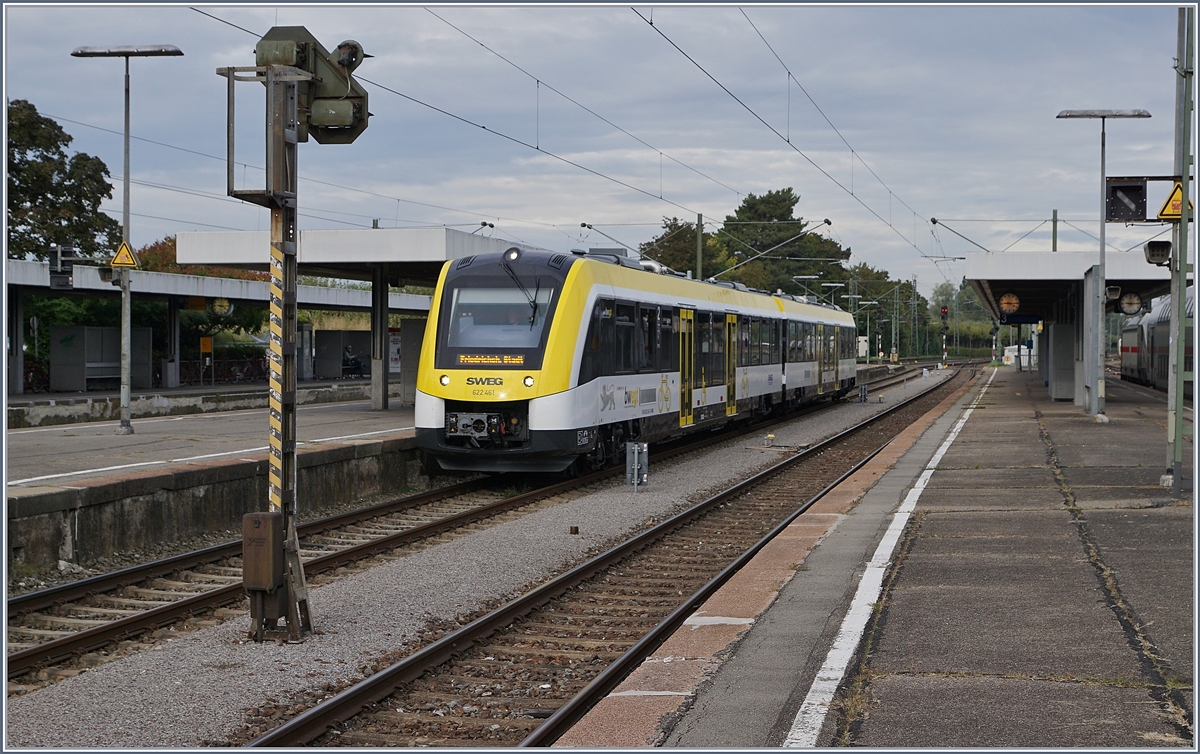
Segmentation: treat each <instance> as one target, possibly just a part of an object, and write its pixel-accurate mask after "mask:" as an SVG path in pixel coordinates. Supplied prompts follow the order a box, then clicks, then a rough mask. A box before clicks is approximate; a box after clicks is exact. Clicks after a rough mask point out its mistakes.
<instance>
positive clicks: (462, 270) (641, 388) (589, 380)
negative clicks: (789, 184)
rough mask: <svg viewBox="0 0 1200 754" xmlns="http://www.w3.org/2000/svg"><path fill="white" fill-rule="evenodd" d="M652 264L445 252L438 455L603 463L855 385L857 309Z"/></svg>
mask: <svg viewBox="0 0 1200 754" xmlns="http://www.w3.org/2000/svg"><path fill="white" fill-rule="evenodd" d="M643 265H645V266H643ZM654 266H655V264H654V263H653V262H643V263H638V262H637V261H635V260H632V259H629V258H626V257H618V256H616V255H611V254H593V253H588V254H584V253H583V252H579V251H575V252H572V253H570V254H554V253H548V252H533V251H522V250H520V249H517V248H511V249H509V250H507V251H505V252H504V253H503V254H481V255H478V256H473V257H463V258H461V259H455V260H451V261H449V262H447V263H446V265H445V267H443V268H442V273H441V276H440V278H439V280H438V285H437V290H436V292H435V293H434V297H433V304H432V306H431V307H430V310H429V321H428V324H427V325H426V329H425V340H424V343H423V345H422V347H421V362H420V366H419V368H418V371H417V393H416V435H417V444H418V446H419V447H420V448H421V449H422V450H423V451H424V454H425V462H426V464H427V468H428V469H430V470H433V471H436V470H438V467H440V469H441V470H448V471H487V472H503V471H549V472H555V471H563V470H566V469H568V468H570V467H571V466H572V464H576V469H577V470H579V471H585V470H587V469H598V468H601V467H603V466H605V465H606V464H610V463H616V462H617V461H622V462H623V459H624V454H625V448H624V445H625V443H626V442H627V441H634V440H636V441H639V442H658V441H662V440H666V439H670V438H674V437H679V436H682V435H684V434H687V433H689V432H693V431H696V430H701V429H709V428H712V427H714V426H716V425H720V424H724V423H727V422H731V421H736V420H742V419H748V418H752V417H754V416H757V415H761V414H764V413H768V412H771V411H775V410H786V409H789V408H794V407H796V406H799V405H800V404H803V403H808V402H811V401H815V400H819V399H829V398H840V397H842V396H844V395H845V394H846V393H847V392H849V391H850V390H851V389H852V388H853V387H854V383H855V373H856V372H855V360H854V352H855V342H856V339H855V330H854V320H853V318H852V317H851V316H850V315H849V314H848V313H846V312H844V311H842V310H840V309H837V308H835V307H829V306H818V305H814V304H810V303H807V302H804V301H802V300H797V299H793V298H792V297H790V296H772V295H767V294H764V293H760V292H754V291H750V290H747V289H746V288H745V287H744V286H742V285H741V284H733V283H719V284H714V283H707V282H698V281H694V280H689V279H686V278H683V277H680V276H678V274H670V273H668V274H660V273H661V272H662V271H661V270H657V269H654ZM434 464H437V466H434Z"/></svg>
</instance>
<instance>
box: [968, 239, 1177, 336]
mask: <svg viewBox="0 0 1200 754" xmlns="http://www.w3.org/2000/svg"><path fill="white" fill-rule="evenodd" d="M1099 262H1100V252H1099V250H1097V251H1090V252H1089V251H1037V252H988V253H976V254H968V255H967V275H966V277H967V282H968V283H969V284H970V286H971V288H973V289H974V290H975V293H977V294H978V295H979V298H980V300H981V301H982V302H983V305H984V306H985V307H987V309H988V312H989V313H990V314H991V315H992V317H993V318H994V319H997V320H1000V321H1001V322H1006V321H1010V320H1012V319H1016V320H1018V321H1020V322H1030V321H1043V320H1049V319H1052V318H1053V312H1054V307H1055V306H1056V305H1057V304H1059V303H1060V302H1061V301H1063V300H1064V299H1066V298H1067V297H1068V296H1070V295H1071V294H1072V293H1078V292H1079V291H1080V290H1081V288H1082V286H1083V280H1084V274H1085V273H1086V272H1087V271H1088V270H1089V269H1091V268H1092V267H1093V266H1095V265H1098V264H1099ZM1104 265H1105V279H1106V282H1105V286H1106V287H1109V288H1112V287H1116V288H1118V289H1120V293H1119V294H1118V297H1119V296H1120V295H1122V294H1125V293H1130V292H1132V293H1137V294H1138V295H1139V296H1141V297H1142V301H1143V302H1146V303H1149V301H1150V300H1151V299H1152V298H1154V297H1155V296H1161V295H1165V294H1166V293H1167V292H1168V291H1169V290H1170V286H1171V279H1170V271H1169V269H1168V268H1166V267H1156V266H1155V265H1152V264H1148V263H1147V262H1146V258H1145V255H1144V254H1143V252H1142V251H1141V249H1138V250H1137V251H1128V252H1118V251H1111V250H1110V251H1109V252H1108V253H1107V254H1105V260H1104ZM1008 293H1012V294H1015V295H1016V297H1017V299H1018V301H1019V302H1020V303H1019V307H1018V308H1017V310H1016V312H1013V315H1015V316H1014V317H1008V316H1006V313H1005V312H1003V311H1001V309H1000V298H1001V297H1002V296H1004V295H1005V294H1008ZM1108 305H1109V311H1116V309H1115V306H1116V300H1110V301H1109V304H1108Z"/></svg>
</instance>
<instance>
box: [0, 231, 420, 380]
mask: <svg viewBox="0 0 1200 754" xmlns="http://www.w3.org/2000/svg"><path fill="white" fill-rule="evenodd" d="M187 235H191V234H186V233H185V234H181V236H187ZM265 243H266V242H265V241H264V245H265ZM181 245H187V242H182V243H181ZM222 264H223V265H224V266H245V265H231V264H227V263H225V262H222ZM107 271H108V270H107V268H106V267H105V266H92V265H90V264H89V265H84V264H76V265H74V267H73V269H72V272H71V276H70V277H71V282H70V285H69V287H67V288H63V287H61V286H60V285H55V283H54V282H53V281H52V276H51V270H50V263H49V262H38V261H33V260H23V259H8V260H5V269H4V283H5V285H6V287H7V293H8V295H7V304H8V310H7V312H6V315H7V316H6V318H5V320H6V325H7V333H6V335H7V341H8V344H7V345H8V360H7V365H8V375H7V380H8V383H7V388H8V392H9V394H11V395H20V394H23V393H24V392H26V389H27V387H28V386H27V385H26V384H25V363H24V355H25V345H26V344H25V324H26V322H25V320H26V311H25V306H24V303H25V298H26V297H27V296H29V295H54V296H78V297H89V298H113V299H117V298H120V295H121V291H120V288H118V287H116V286H114V285H113V284H112V283H111V282H109V281H108V280H106V279H105V277H106V276H105V275H104V273H105V272H107ZM130 293H131V295H132V297H133V299H134V300H136V301H158V302H166V303H167V305H168V307H167V309H168V324H167V333H166V340H167V349H166V357H165V358H164V359H163V362H162V364H161V368H162V372H161V374H162V387H165V388H173V387H178V386H179V385H180V363H181V360H180V350H181V346H180V325H179V313H180V311H181V310H184V309H196V308H200V309H203V308H206V307H211V306H212V305H213V304H214V303H220V304H222V305H223V306H233V307H239V306H250V305H254V306H264V305H266V304H267V303H268V301H269V300H270V284H269V283H267V282H265V281H258V280H236V279H232V278H220V277H207V276H200V275H186V274H169V273H162V272H147V271H143V270H136V269H135V270H131V271H130ZM429 302H430V297H429V296H420V295H412V294H403V293H390V294H388V295H387V308H388V311H391V312H394V313H401V314H408V315H413V316H417V317H420V318H421V320H419V321H418V320H414V321H415V322H419V323H420V324H422V328H420V329H421V330H423V319H424V317H425V316H426V315H427V314H428V312H429ZM297 303H298V305H299V306H300V307H302V308H305V309H314V310H320V311H368V310H370V308H371V304H372V300H371V292H370V291H364V290H359V289H354V288H335V287H326V286H316V285H301V286H299V289H298V291H297ZM405 321H406V322H407V321H409V320H405ZM57 329H59V330H61V332H60V333H59V335H60V337H58V338H53V339H52V343H51V362H52V367H51V381H52V384H51V389H60V390H64V391H75V390H86V389H88V387H89V385H90V384H91V381H92V380H97V379H102V380H109V381H111V379H113V378H114V377H118V378H119V374H120V371H119V341H120V335H119V328H115V327H112V328H98V327H75V328H57ZM142 330H143V329H142V328H136V327H135V328H133V331H132V332H131V335H132V339H131V346H132V354H131V357H132V358H131V361H132V366H133V372H132V375H131V378H132V379H131V382H132V387H133V388H135V389H143V388H149V387H150V379H151V378H150V374H151V369H152V365H151V363H150V358H151V353H150V334H149V332H143V331H142ZM307 335H309V336H310V337H311V336H312V333H311V332H309V333H307ZM414 337H415V340H416V343H417V344H418V345H417V348H419V343H420V335H419V332H417V333H416V334H415V336H414ZM411 339H412V338H410V340H411ZM316 340H317V342H315V343H310V344H308V345H310V346H313V347H318V346H320V345H321V344H320V342H319V341H320V338H317V339H316ZM356 347H358V345H357V343H356ZM114 349H116V350H114ZM340 350H341V346H340V344H339V347H338V353H340ZM412 363H413V364H414V365H415V359H413V360H412ZM55 364H57V366H58V367H59V368H58V369H55V368H54V366H55ZM413 368H414V370H415V366H414V367H413ZM376 371H382V373H383V374H384V376H385V377H386V373H387V371H388V370H387V369H383V370H376ZM317 376H319V375H317ZM414 376H415V374H414ZM300 377H301V378H306V377H305V375H300ZM56 378H58V384H56V383H55V379H56ZM64 380H65V382H64Z"/></svg>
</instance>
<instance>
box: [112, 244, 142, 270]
mask: <svg viewBox="0 0 1200 754" xmlns="http://www.w3.org/2000/svg"><path fill="white" fill-rule="evenodd" d="M109 265H110V266H112V267H135V268H136V267H139V266H140V265H138V260H137V257H135V256H134V255H133V251H132V250H131V249H130V248H129V244H127V243H125V242H124V241H122V242H121V246H120V248H118V249H117V255H116V256H115V257H113V258H112V261H111V262H109Z"/></svg>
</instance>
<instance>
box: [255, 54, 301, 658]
mask: <svg viewBox="0 0 1200 754" xmlns="http://www.w3.org/2000/svg"><path fill="white" fill-rule="evenodd" d="M266 68H267V71H266V74H267V82H266V83H267V194H268V198H269V200H270V207H271V310H270V339H271V347H270V372H271V374H270V385H269V388H268V390H267V393H268V404H269V406H270V412H269V418H268V421H269V423H270V436H269V438H268V439H269V444H270V454H269V455H270V471H269V472H268V477H269V485H270V490H269V493H268V497H269V499H270V506H271V511H272V512H275V511H279V512H282V513H283V525H284V537H285V542H284V570H285V572H286V589H287V605H286V614H285V619H286V621H287V630H288V639H289V640H290V641H299V640H300V638H301V635H302V634H303V633H305V632H311V631H312V618H311V616H310V614H309V610H308V588H307V585H306V583H305V579H304V566H303V565H302V564H301V563H300V541H299V538H298V537H297V536H296V267H297V263H296V240H297V239H296V181H297V170H296V144H297V141H298V139H297V133H298V132H299V123H298V120H297V117H298V108H297V102H296V97H297V81H298V80H299V79H300V78H304V76H303V73H302V72H300V71H295V69H293V68H290V67H288V66H267V67H266ZM293 71H294V72H293ZM298 74H299V75H298Z"/></svg>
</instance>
